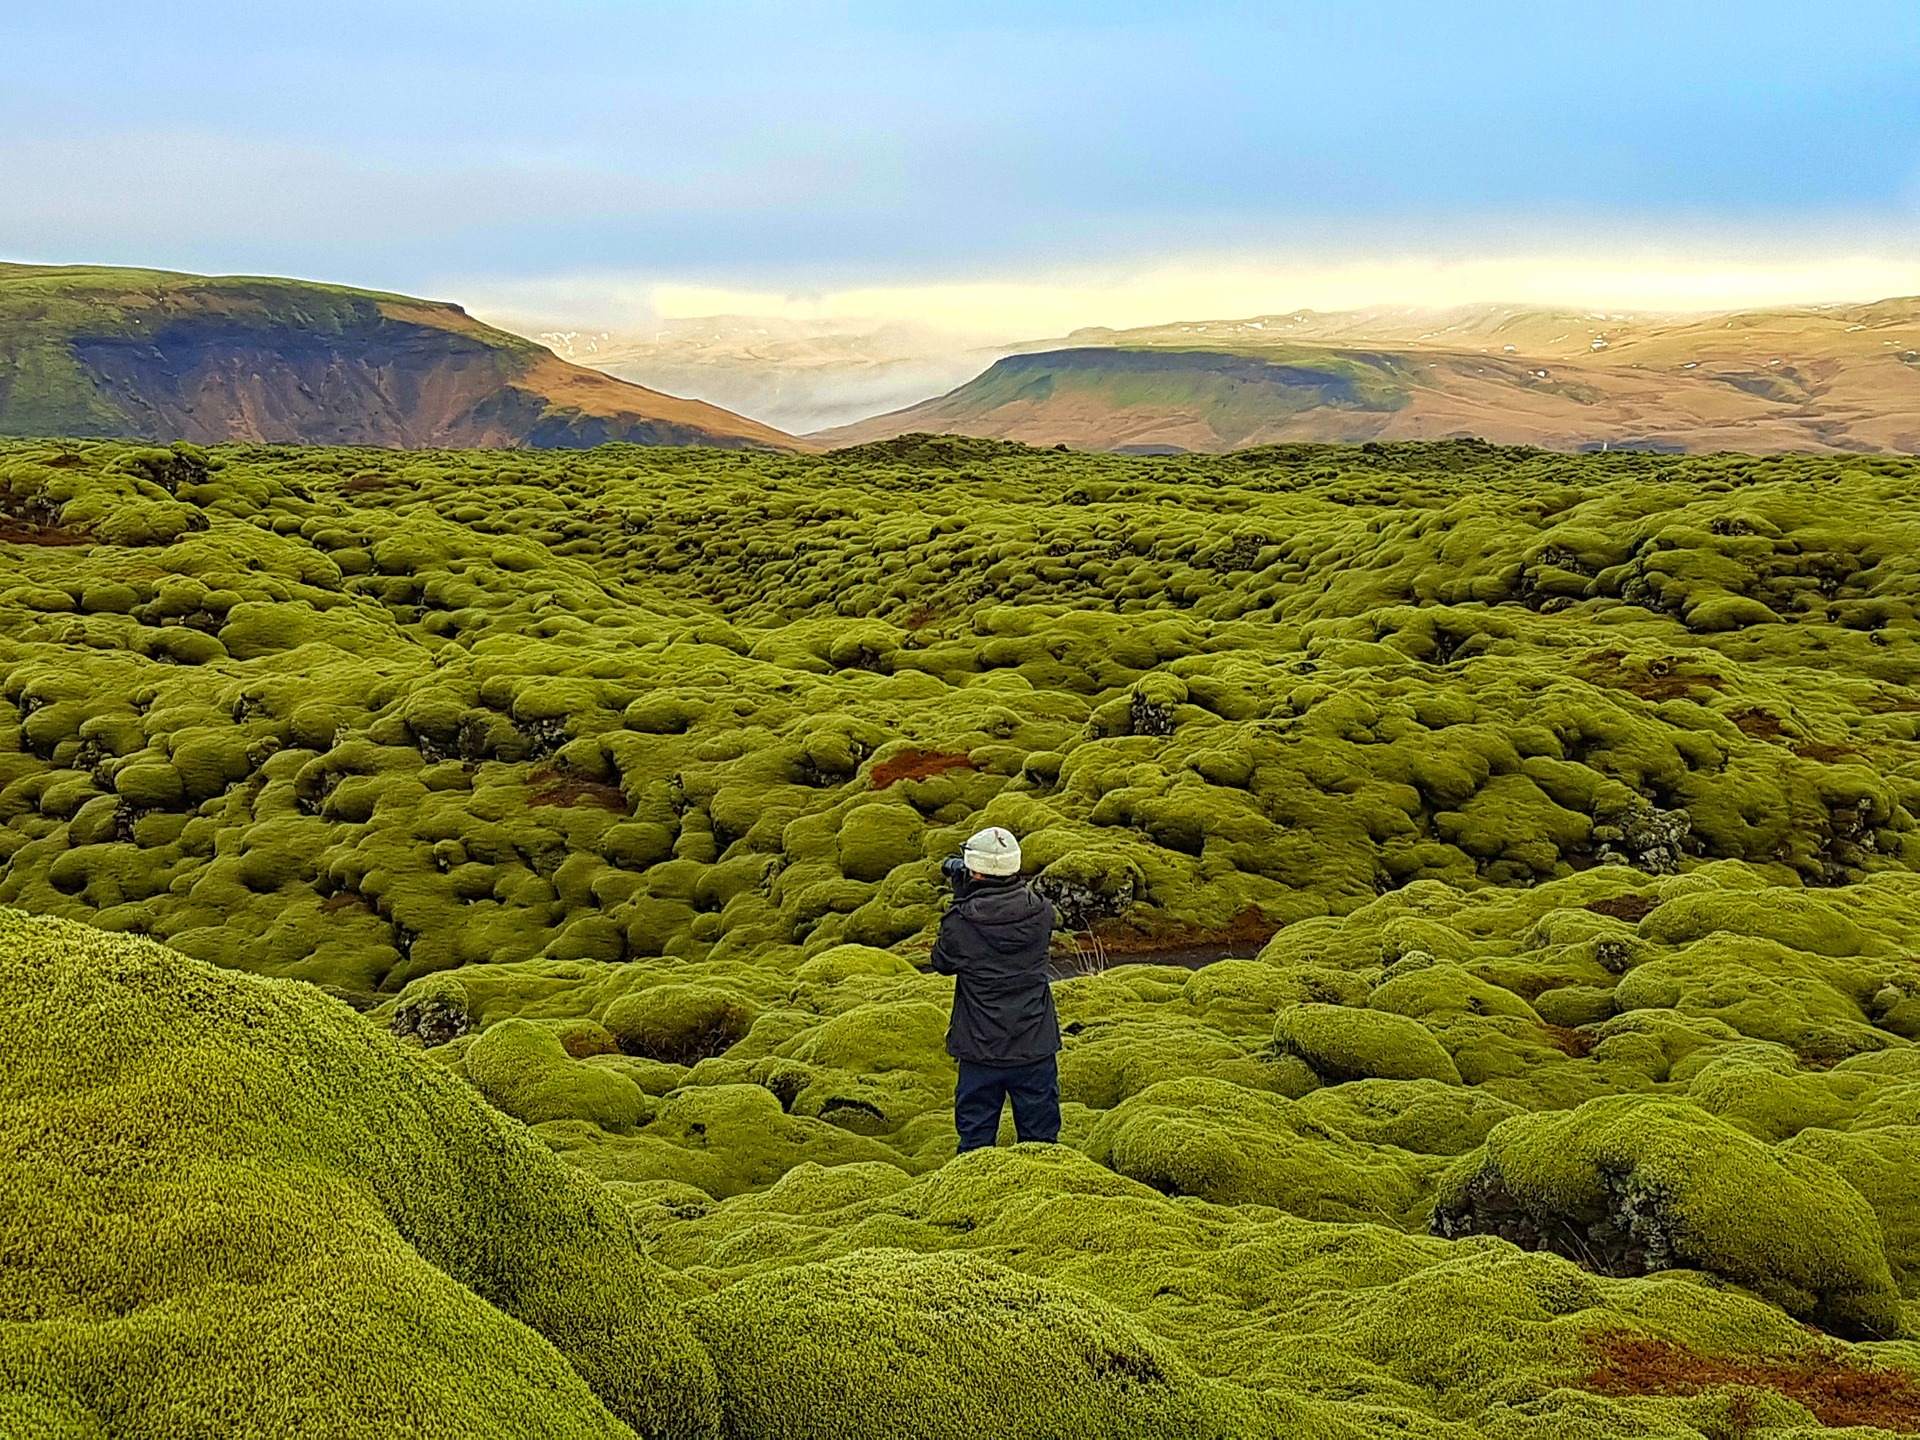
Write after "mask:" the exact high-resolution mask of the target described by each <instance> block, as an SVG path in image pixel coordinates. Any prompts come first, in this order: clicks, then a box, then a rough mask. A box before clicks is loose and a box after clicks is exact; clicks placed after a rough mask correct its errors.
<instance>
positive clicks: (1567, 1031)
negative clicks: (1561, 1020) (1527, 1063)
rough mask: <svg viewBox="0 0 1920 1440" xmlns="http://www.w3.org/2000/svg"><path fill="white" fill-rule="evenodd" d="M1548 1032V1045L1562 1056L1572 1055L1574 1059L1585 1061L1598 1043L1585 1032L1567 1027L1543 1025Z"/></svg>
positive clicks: (1542, 1027)
mask: <svg viewBox="0 0 1920 1440" xmlns="http://www.w3.org/2000/svg"><path fill="white" fill-rule="evenodd" d="M1540 1028H1541V1029H1542V1030H1544V1031H1545V1032H1546V1035H1547V1043H1548V1044H1549V1045H1551V1046H1553V1048H1554V1049H1556V1050H1558V1051H1559V1052H1560V1053H1561V1054H1562V1055H1571V1056H1572V1057H1573V1058H1574V1059H1576V1060H1580V1059H1584V1058H1585V1057H1586V1056H1587V1055H1589V1054H1591V1053H1592V1051H1593V1047H1594V1045H1595V1044H1597V1043H1598V1042H1597V1041H1595V1039H1594V1037H1593V1036H1591V1035H1589V1034H1587V1032H1586V1031H1584V1030H1575V1029H1573V1028H1571V1027H1570V1026H1566V1025H1542V1026H1541V1027H1540Z"/></svg>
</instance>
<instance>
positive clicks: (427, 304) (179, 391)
mask: <svg viewBox="0 0 1920 1440" xmlns="http://www.w3.org/2000/svg"><path fill="white" fill-rule="evenodd" d="M0 434H7V435H98V436H106V437H126V438H138V439H148V440H162V441H171V440H189V441H194V442H198V443H202V444H212V443H217V442H220V441H225V440H252V441H266V442H275V443H288V442H310V443H326V444H342V445H386V446H403V447H416V446H425V445H461V446H469V445H478V446H500V447H521V446H525V447H533V448H540V449H556V448H561V449H564V448H577V447H581V446H590V445H597V444H603V443H605V442H607V441H613V440H624V441H632V442H636V443H640V444H661V445H718V446H724V447H741V446H749V447H760V448H787V447H790V446H791V445H792V444H793V442H792V441H791V440H790V438H789V437H787V436H785V435H783V434H781V433H780V432H779V431H776V430H773V429H771V428H769V427H767V426H764V425H760V424H758V423H756V422H754V421H750V420H746V419H744V418H742V417H740V416H737V415H733V414H730V413H729V412H727V411H725V410H721V409H719V408H718V407H716V406H712V405H706V404H703V403H700V402H697V401H690V400H680V399H675V398H674V397H672V396H667V395H661V394H658V393H657V392H655V391H651V390H647V389H644V388H642V387H640V386H638V385H630V384H627V383H626V382H624V381H619V380H615V379H613V378H612V377H610V376H607V375H603V374H601V373H600V372H599V371H595V370H587V369H583V368H581V367H579V366H575V365H570V364H568V363H566V362H565V361H563V360H560V359H558V358H557V357H556V356H554V355H553V354H552V353H551V352H550V351H548V350H546V349H545V348H544V347H542V346H539V345H536V344H535V343H533V342H532V341H530V340H525V339H522V338H521V337H519V336H517V335H510V334H508V333H506V332H505V331H501V330H495V329H493V328H492V327H490V326H486V325H482V324H480V323H479V322H478V321H476V320H474V319H472V318H471V317H469V316H468V315H466V314H465V313H464V312H463V311H462V310H460V308H459V307H458V306H454V305H448V304H442V303H436V302H431V301H424V300H415V299H410V298H408V297H406V296H403V295H389V294H381V293H378V292H374V291H366V290H350V289H345V288H342V287H340V286H334V285H319V284H313V283H310V282H306V281H295V280H280V279H271V278H257V277H221V278H208V277H202V276H194V275H177V274H171V273H167V272H162V271H151V270H121V269H94V268H80V267H51V266H31V265H0Z"/></svg>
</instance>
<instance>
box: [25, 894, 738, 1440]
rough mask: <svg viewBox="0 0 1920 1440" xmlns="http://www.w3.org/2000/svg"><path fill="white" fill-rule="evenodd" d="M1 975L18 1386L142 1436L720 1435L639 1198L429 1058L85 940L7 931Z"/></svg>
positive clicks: (345, 1024)
mask: <svg viewBox="0 0 1920 1440" xmlns="http://www.w3.org/2000/svg"><path fill="white" fill-rule="evenodd" d="M0 971H4V979H5V983H4V984H3V985H0V994H3V995H4V996H5V997H6V1004H7V1010H6V1017H5V1028H4V1034H5V1037H6V1045H7V1050H8V1053H7V1058H8V1064H7V1065H6V1067H5V1070H4V1078H3V1079H0V1085H4V1086H5V1088H6V1104H5V1106H4V1110H3V1112H0V1113H3V1114H4V1119H3V1120H0V1125H4V1126H7V1127H8V1128H9V1129H10V1130H11V1132H12V1133H11V1134H10V1135H9V1137H8V1138H7V1142H6V1144H5V1145H4V1146H0V1168H4V1169H5V1170H6V1172H7V1173H6V1175H5V1185H6V1190H7V1193H8V1195H9V1196H10V1199H11V1203H10V1204H9V1206H8V1207H7V1211H6V1219H5V1221H4V1222H0V1225H4V1227H5V1230H6V1236H5V1239H6V1243H5V1244H4V1246H0V1254H4V1256H5V1260H4V1266H5V1269H6V1271H7V1274H6V1276H5V1280H6V1283H5V1285H4V1287H0V1288H3V1289H4V1290H5V1292H6V1293H7V1294H8V1295H11V1296H14V1297H17V1299H16V1301H15V1303H12V1304H9V1305H8V1306H7V1307H6V1313H5V1315H4V1317H0V1318H4V1321H5V1323H4V1325H0V1376H3V1377H4V1380H5V1385H6V1388H8V1389H10V1390H11V1391H12V1392H13V1393H14V1394H16V1395H19V1394H24V1395H26V1396H28V1397H38V1398H37V1399H35V1400H33V1401H32V1403H34V1404H37V1405H39V1406H40V1407H41V1408H42V1410H43V1411H50V1412H54V1413H59V1412H61V1410H62V1408H63V1407H66V1409H67V1410H68V1411H70V1412H72V1413H77V1414H78V1415H81V1416H85V1417H89V1418H91V1419H92V1420H94V1421H95V1422H96V1423H97V1424H98V1426H99V1427H100V1428H101V1429H102V1430H103V1431H104V1430H110V1431H111V1432H112V1433H114V1434H124V1435H169V1436H173V1435H208V1436H212V1435H232V1434H235V1433H242V1434H258V1435H268V1434H284V1433H287V1431H288V1430H289V1429H293V1428H297V1429H300V1430H303V1431H306V1432H309V1433H315V1434H330V1435H351V1434H366V1433H369V1432H371V1431H379V1430H386V1429H391V1428H394V1427H404V1428H407V1429H409V1430H416V1431H418V1432H419V1433H430V1434H440V1435H448V1436H452V1435H458V1434H472V1433H476V1432H485V1433H490V1434H524V1435H535V1434H541V1435H549V1434H578V1435H604V1436H608V1437H613V1436H617V1435H621V1434H624V1433H627V1432H626V1430H625V1427H624V1426H623V1424H622V1423H621V1421H625V1422H626V1423H627V1424H631V1425H633V1426H634V1427H636V1428H639V1429H641V1430H644V1431H648V1432H650V1433H659V1434H669V1433H671V1434H685V1435H695V1434H705V1433H710V1432H711V1430H712V1426H713V1421H714V1417H715V1398H714V1395H715V1392H714V1389H713V1380H712V1374H711V1371H710V1369H709V1368H708V1366H707V1363H706V1360H705V1358H704V1356H703V1355H702V1354H701V1352H700V1348H699V1346H698V1344H697V1343H696V1342H695V1341H694V1340H693V1338H692V1337H691V1336H690V1335H689V1334H688V1332H687V1331H686V1330H685V1329H684V1328H683V1326H682V1324H681V1322H680V1320H679V1318H678V1316H677V1314H676V1313H675V1310H674V1307H673V1304H672V1302H671V1300H670V1299H669V1298H668V1289H667V1284H666V1281H665V1279H664V1277H663V1274H662V1272H660V1271H659V1270H658V1269H657V1267H654V1266H652V1265H650V1264H648V1263H647V1262H646V1261H644V1260H642V1259H641V1258H640V1256H639V1254H638V1252H637V1251H636V1250H635V1249H634V1247H633V1244H632V1240H631V1235H630V1232H629V1229H628V1222H627V1221H626V1219H625V1216H624V1215H623V1214H622V1212H621V1211H620V1210H619V1208H618V1207H617V1206H616V1205H614V1204H613V1203H612V1202H611V1201H610V1200H609V1199H608V1198H607V1197H605V1196H604V1195H602V1194H601V1193H600V1192H599V1191H598V1190H597V1188H596V1187H595V1186H593V1185H592V1184H591V1183H590V1182H587V1181H585V1180H584V1179H583V1177H581V1176H579V1175H578V1174H577V1172H573V1171H571V1170H570V1169H569V1168H568V1167H566V1166H564V1165H562V1164H560V1163H559V1162H557V1161H555V1160H553V1159H552V1158H551V1157H550V1156H548V1155H546V1154H545V1153H544V1152H543V1151H542V1150H541V1149H540V1148H539V1147H538V1146H536V1145H533V1144H530V1143H529V1142H528V1141H527V1140H526V1139H524V1138H523V1137H522V1136H520V1135H518V1134H516V1133H515V1132H514V1130H513V1129H512V1128H511V1127H510V1126H509V1125H508V1124H507V1123H506V1122H504V1121H503V1120H501V1118H500V1117H498V1116H497V1115H495V1114H494V1113H493V1112H492V1111H491V1110H489V1109H488V1108H487V1107H485V1106H484V1105H482V1104H480V1103H479V1101H478V1100H477V1099H476V1098H474V1097H472V1096H471V1094H470V1093H468V1092H465V1091H464V1089H463V1087H461V1086H460V1085H459V1083H458V1082H457V1081H453V1080H451V1079H450V1078H448V1077H445V1076H443V1075H441V1074H439V1073H438V1072H437V1069H436V1067H434V1066H432V1065H431V1064H430V1063H429V1062H427V1061H425V1060H423V1059H420V1058H414V1057H409V1056H407V1055H405V1054H403V1053H402V1052H400V1051H399V1050H397V1049H396V1048H395V1047H394V1046H393V1045H392V1043H391V1042H390V1041H388V1040H386V1039H385V1038H383V1037H382V1036H380V1035H379V1034H378V1033H377V1032H376V1031H375V1030H373V1029H372V1027H370V1026H368V1025H366V1024H365V1023H364V1022H362V1021H359V1020H357V1019H356V1018H355V1017H354V1016H353V1015H352V1014H351V1013H350V1012H348V1011H347V1010H346V1009H345V1008H344V1007H342V1006H340V1005H338V1004H336V1003H334V1002H332V1001H329V1000H327V999H325V998H323V997H322V996H320V995H319V994H318V993H317V992H315V991H314V990H312V989H311V988H309V987H306V986H298V985H291V984H287V983H284V982H270V981H262V980H255V979H250V978H246V977H240V976H232V975H223V974H220V973H218V972H216V971H214V970H212V969H210V968H209V967H207V966H204V965H201V964H199V963H198V962H195V961H191V960H187V959H185V958H183V957H181V956H179V955H176V954H174V953H172V952H170V951H167V950H165V949H163V948H162V947H160V946H157V945H154V944H152V943H151V942H148V941H144V940H138V939H128V938H122V937H111V936H104V935H101V934H99V933H98V932H94V931H90V930H88V929H86V928H85V927H82V926H76V925H71V924H64V923H61V922H56V921H47V920H28V919H25V918H22V917H18V916H12V915H9V914H7V913H6V912H0ZM236 1095H243V1096H245V1097H247V1103H246V1104H245V1105H244V1106H239V1107H236V1106H235V1104H234V1103H233V1098H232V1097H234V1096H236ZM29 1136H35V1137H39V1138H37V1139H34V1140H32V1141H29V1139H28V1137H29ZM156 1236H165V1237H168V1238H167V1243H165V1244H161V1245H156V1244H155V1243H154V1241H155V1237H156ZM108 1295H111V1296H112V1297H113V1299H112V1301H111V1303H110V1304H106V1305H103V1304H102V1300H103V1298H104V1297H106V1296H108ZM290 1357H291V1358H290ZM347 1357H351V1358H350V1359H348V1358H347ZM336 1360H340V1361H343V1362H344V1363H335V1361H336ZM615 1417H619V1418H618V1419H616V1418H615Z"/></svg>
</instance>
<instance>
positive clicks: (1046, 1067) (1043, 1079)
mask: <svg viewBox="0 0 1920 1440" xmlns="http://www.w3.org/2000/svg"><path fill="white" fill-rule="evenodd" d="M1009 1100H1011V1101H1013V1126H1014V1130H1015V1132H1016V1133H1017V1134H1018V1135H1019V1136H1020V1138H1021V1139H1022V1140H1045V1141H1047V1142H1048V1143H1049V1144H1051V1143H1052V1142H1054V1141H1056V1140H1058V1139H1059V1138H1060V1068H1059V1066H1058V1065H1057V1064H1055V1062H1054V1057H1053V1056H1051V1055H1049V1056H1047V1058H1046V1059H1044V1060H1036V1061H1035V1062H1034V1063H1033V1064H1031V1065H975V1064H974V1063H973V1062H972V1061H970V1060H962V1061H961V1062H960V1088H959V1089H958V1090H956V1091H954V1094H953V1126H954V1129H956V1130H958V1131H959V1132H960V1151H961V1153H962V1154H965V1153H966V1152H967V1151H969V1150H980V1149H984V1148H985V1147H987V1146H989V1145H991V1144H993V1142H994V1140H995V1139H996V1138H997V1137H998V1136H999V1134H1000V1108H1001V1106H1003V1105H1004V1104H1005V1103H1006V1102H1007V1101H1009Z"/></svg>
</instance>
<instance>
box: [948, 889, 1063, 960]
mask: <svg viewBox="0 0 1920 1440" xmlns="http://www.w3.org/2000/svg"><path fill="white" fill-rule="evenodd" d="M954 908H955V909H957V910H959V911H960V912H961V913H962V914H963V915H964V916H965V918H966V919H967V921H968V922H969V923H971V924H972V925H973V927H974V928H975V930H977V931H978V932H979V935H980V938H981V939H982V940H983V941H985V942H986V943H987V944H988V945H989V946H991V947H992V948H993V949H994V950H997V951H999V952H1001V953H1002V954H1010V953H1011V952H1013V951H1015V950H1021V949H1024V948H1026V947H1028V946H1031V945H1032V944H1033V940H1034V932H1035V925H1036V922H1044V923H1045V924H1046V932H1043V933H1050V932H1051V931H1052V929H1053V924H1052V921H1053V916H1052V914H1051V911H1052V908H1053V907H1052V906H1050V905H1049V904H1047V902H1046V901H1045V900H1042V899H1041V898H1040V897H1039V896H1038V895H1036V894H1034V893H1033V891H1032V890H1031V889H1029V888H1028V887H1027V885H1026V884H1025V883H1023V882H1022V880H1021V878H1020V877H1019V876H1018V875H1009V876H1006V877H1005V878H1003V879H1002V878H994V879H988V880H979V881H975V882H974V883H973V885H972V886H971V887H969V889H968V891H967V893H966V895H965V897H964V898H962V899H961V900H960V901H959V902H958V903H957V904H956V905H955V907H954Z"/></svg>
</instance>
